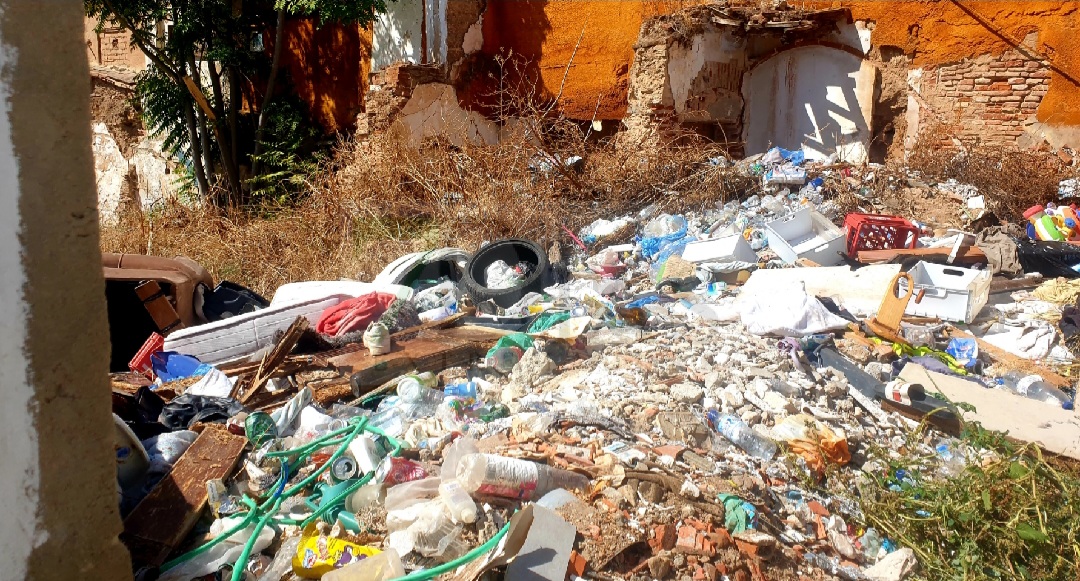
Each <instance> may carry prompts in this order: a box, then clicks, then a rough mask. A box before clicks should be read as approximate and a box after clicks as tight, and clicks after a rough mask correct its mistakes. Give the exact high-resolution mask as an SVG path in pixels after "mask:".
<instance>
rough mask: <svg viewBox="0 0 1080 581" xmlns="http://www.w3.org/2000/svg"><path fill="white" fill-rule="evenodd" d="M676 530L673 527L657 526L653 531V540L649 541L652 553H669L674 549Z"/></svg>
mask: <svg viewBox="0 0 1080 581" xmlns="http://www.w3.org/2000/svg"><path fill="white" fill-rule="evenodd" d="M675 539H676V530H675V525H659V526H657V527H656V528H654V529H653V538H651V539H649V546H650V547H652V550H653V552H654V553H655V552H659V551H670V550H671V549H673V548H675Z"/></svg>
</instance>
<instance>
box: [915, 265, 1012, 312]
mask: <svg viewBox="0 0 1080 581" xmlns="http://www.w3.org/2000/svg"><path fill="white" fill-rule="evenodd" d="M908 274H910V275H911V278H912V280H913V281H914V283H915V289H914V291H913V293H914V294H913V296H912V297H911V300H909V301H908V304H907V308H906V309H904V312H905V313H906V314H908V315H913V316H916V317H937V318H939V319H941V320H943V321H954V322H958V323H970V322H971V321H973V320H975V317H977V316H978V315H979V311H981V310H982V308H983V307H984V306H986V301H988V300H989V299H990V278H991V277H992V275H991V273H990V271H989V270H974V269H971V268H958V267H956V266H947V265H942V264H934V263H931V262H919V263H918V264H916V265H915V267H914V268H912V269H911V270H909V271H908ZM900 289H901V292H902V293H903V292H907V280H905V279H903V278H901V279H900ZM920 294H921V295H922V299H921V300H920V301H918V302H916V299H917V298H919V295H920ZM901 296H903V295H901Z"/></svg>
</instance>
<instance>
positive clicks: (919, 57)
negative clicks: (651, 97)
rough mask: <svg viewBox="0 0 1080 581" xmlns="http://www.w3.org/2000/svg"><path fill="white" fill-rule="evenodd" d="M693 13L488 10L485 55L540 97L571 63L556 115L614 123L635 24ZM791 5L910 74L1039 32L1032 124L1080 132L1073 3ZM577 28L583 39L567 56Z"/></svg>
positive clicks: (1077, 25) (643, 5) (844, 0)
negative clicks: (839, 12) (536, 84)
mask: <svg viewBox="0 0 1080 581" xmlns="http://www.w3.org/2000/svg"><path fill="white" fill-rule="evenodd" d="M696 3H697V2H691V1H689V0H686V1H682V2H677V1H673V2H652V1H634V0H625V1H618V0H611V1H604V0H600V1H588V2H581V1H576V0H550V1H523V0H489V2H488V8H487V11H486V12H485V14H484V46H483V53H484V55H485V56H487V57H489V58H490V57H492V56H494V55H497V54H505V53H507V52H508V51H510V50H513V53H514V54H516V55H518V56H520V57H524V58H526V59H532V60H534V61H535V63H536V65H535V66H536V68H537V70H536V71H535V72H536V73H537V74H538V75H539V78H540V80H541V87H540V88H541V89H542V91H543V93H544V94H545V95H546V96H548V97H551V96H554V95H556V94H557V93H558V92H559V87H560V84H561V83H562V78H563V74H564V71H566V67H567V63H569V62H570V59H571V55H574V56H573V64H572V66H571V67H570V69H569V74H567V77H566V84H565V87H564V88H563V93H562V97H561V99H560V103H561V106H562V107H563V110H564V111H565V112H566V113H567V114H568V115H569V116H571V117H573V118H578V119H589V118H591V117H592V116H593V111H594V109H595V110H596V111H597V115H596V117H597V118H600V119H618V118H621V117H622V116H623V114H624V113H625V111H626V95H627V87H628V78H629V69H630V64H631V62H633V54H634V49H633V46H634V43H635V42H636V41H637V36H638V33H639V31H640V28H641V22H642V20H643V19H644V18H647V17H649V16H652V15H655V14H659V13H667V12H671V11H673V10H676V9H678V8H680V7H683V6H688V5H691V4H696ZM790 3H791V4H793V5H795V6H805V7H807V8H832V7H847V8H850V9H851V11H852V16H853V18H854V19H856V20H870V21H873V22H874V23H875V28H874V32H873V36H872V42H873V44H874V45H875V46H881V45H890V46H896V47H900V48H901V49H903V50H904V51H905V52H907V54H909V55H911V56H913V59H914V63H915V65H917V66H920V65H921V66H933V65H937V64H944V63H949V62H956V61H959V60H961V59H964V58H968V57H974V56H977V55H980V54H995V55H996V54H1000V53H1002V52H1004V51H1005V50H1006V49H1007V48H1009V47H1010V46H1011V45H1010V42H1022V41H1023V40H1024V38H1025V36H1026V35H1027V34H1028V33H1030V32H1035V31H1038V32H1039V39H1038V45H1037V51H1038V52H1040V53H1042V54H1049V55H1050V56H1051V58H1052V62H1053V64H1054V66H1055V68H1056V69H1057V70H1055V71H1054V73H1053V77H1052V79H1051V83H1050V90H1049V93H1048V94H1047V95H1046V97H1045V98H1044V100H1043V101H1042V105H1041V106H1040V108H1039V111H1038V116H1039V119H1040V120H1042V121H1044V122H1050V123H1055V124H1069V125H1080V82H1078V81H1077V79H1080V16H1078V11H1077V9H1078V6H1080V2H1043V1H1024V0H1021V1H1016V2H1007V1H1000V0H999V1H982V2H977V1H976V2H972V1H963V2H961V5H962V6H963V8H961V7H960V6H958V5H957V4H956V3H954V2H952V1H951V0H938V1H926V0H923V1H914V0H913V1H910V2H904V1H899V2H884V1H880V0H877V1H874V0H870V1H850V0H834V1H829V0H823V1H814V0H794V1H792V2H790ZM980 20H981V21H983V22H985V24H983V23H981V22H980ZM583 28H584V30H585V34H584V36H583V37H582V39H581V43H580V46H577V53H576V54H574V49H575V46H576V45H578V38H579V36H580V35H581V32H582V29H583ZM491 72H492V71H491V70H488V71H486V73H487V74H490V73H491ZM491 90H493V87H492V86H491V85H490V83H485V82H484V81H482V80H474V83H473V85H472V86H470V87H469V89H468V90H467V92H468V93H471V97H469V98H466V99H464V100H465V101H467V102H469V101H471V102H474V103H475V102H476V101H483V99H482V98H481V96H480V94H481V93H484V92H488V93H490V91H491ZM598 100H599V107H598V108H597V102H598Z"/></svg>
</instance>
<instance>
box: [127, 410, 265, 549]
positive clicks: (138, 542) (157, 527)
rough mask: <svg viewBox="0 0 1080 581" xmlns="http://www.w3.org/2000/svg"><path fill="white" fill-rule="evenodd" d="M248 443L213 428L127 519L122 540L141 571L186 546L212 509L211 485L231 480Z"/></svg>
mask: <svg viewBox="0 0 1080 581" xmlns="http://www.w3.org/2000/svg"><path fill="white" fill-rule="evenodd" d="M245 445H247V439H246V438H244V437H243V436H237V435H234V434H231V433H229V431H228V430H226V429H225V428H224V427H223V426H218V425H214V426H210V427H207V428H206V429H205V430H203V432H202V433H201V434H199V437H198V438H196V439H195V442H194V443H192V444H191V447H189V448H188V449H187V451H186V452H184V455H183V456H181V457H180V459H179V460H177V462H176V465H175V466H173V469H172V471H171V472H169V474H168V475H167V476H165V478H164V479H163V480H162V481H161V482H159V483H158V485H157V486H155V487H154V489H153V490H151V491H150V494H149V495H147V496H146V498H144V499H143V500H142V502H140V503H139V505H138V506H136V507H135V509H134V510H132V511H131V514H129V515H128V516H127V518H126V519H124V532H123V533H122V534H121V535H120V539H121V540H122V541H123V542H124V544H125V545H127V548H128V550H129V551H130V552H131V561H132V563H133V564H134V568H135V569H136V570H138V569H139V568H140V567H143V566H154V567H156V566H159V565H161V564H162V563H164V562H165V559H166V558H168V556H169V554H170V553H171V552H172V551H173V550H174V549H175V548H176V547H177V546H179V545H180V543H181V542H183V540H184V538H186V537H187V535H188V533H190V532H191V529H192V527H194V526H195V523H196V522H197V521H198V520H199V515H200V514H201V513H202V511H203V508H204V507H205V506H206V481H207V480H213V479H215V478H226V477H228V476H229V475H230V474H231V473H232V471H233V468H234V467H235V466H236V462H237V460H239V458H240V454H241V453H242V452H243V451H244V446H245Z"/></svg>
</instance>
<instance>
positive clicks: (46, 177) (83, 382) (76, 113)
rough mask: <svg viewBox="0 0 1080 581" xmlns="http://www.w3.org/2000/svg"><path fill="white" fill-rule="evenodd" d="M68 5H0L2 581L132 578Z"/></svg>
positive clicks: (82, 69)
mask: <svg viewBox="0 0 1080 581" xmlns="http://www.w3.org/2000/svg"><path fill="white" fill-rule="evenodd" d="M82 7H83V5H82V3H81V2H79V1H78V0H50V1H42V0H0V555H2V556H3V566H2V567H0V579H2V580H7V579H12V580H14V579H20V580H21V579H28V580H34V581H42V580H54V579H55V580H57V581H59V580H70V579H110V580H112V579H118V580H124V579H131V570H130V563H129V559H128V555H127V551H126V550H125V549H124V546H123V545H122V544H120V542H119V540H118V539H117V535H118V534H119V532H120V526H121V525H120V517H119V515H118V512H117V495H116V466H115V456H114V451H113V446H112V441H113V440H112V430H113V428H112V419H111V416H110V405H111V404H110V397H109V385H108V379H107V371H108V370H107V366H108V361H109V340H108V329H107V326H106V325H107V323H106V318H105V295H104V281H103V279H102V271H101V259H100V250H99V249H98V232H97V220H98V218H97V210H96V208H97V203H96V195H95V191H94V171H93V163H92V160H91V155H90V144H91V142H90V111H89V94H90V78H89V74H88V69H87V62H86V55H85V51H86V49H85V47H84V45H83V42H82V39H83V14H82Z"/></svg>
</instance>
